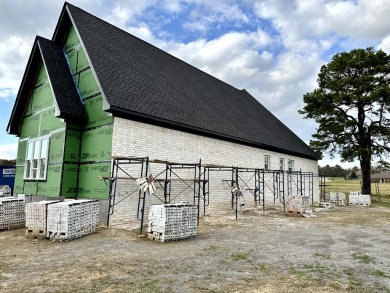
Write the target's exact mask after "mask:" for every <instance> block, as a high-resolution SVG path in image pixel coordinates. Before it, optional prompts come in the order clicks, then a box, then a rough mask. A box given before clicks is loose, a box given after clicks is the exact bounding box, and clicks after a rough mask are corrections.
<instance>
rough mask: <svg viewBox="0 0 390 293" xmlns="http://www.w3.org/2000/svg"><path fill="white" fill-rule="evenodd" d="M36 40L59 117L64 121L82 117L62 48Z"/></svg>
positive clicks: (39, 39) (82, 111)
mask: <svg viewBox="0 0 390 293" xmlns="http://www.w3.org/2000/svg"><path fill="white" fill-rule="evenodd" d="M37 39H38V43H39V47H40V49H41V52H42V56H43V62H44V63H45V65H46V69H47V72H48V75H49V79H50V83H51V86H52V87H53V91H54V95H55V99H56V101H57V105H58V108H59V110H60V115H59V117H60V118H64V119H68V118H69V119H77V118H82V117H84V116H85V113H84V107H83V104H82V103H81V99H80V96H79V94H78V92H77V89H76V85H75V83H74V81H73V77H72V74H71V72H70V69H69V66H68V62H67V61H66V58H65V55H64V52H63V50H62V47H60V46H58V45H56V44H55V43H54V42H52V41H50V40H47V39H45V38H42V37H37Z"/></svg>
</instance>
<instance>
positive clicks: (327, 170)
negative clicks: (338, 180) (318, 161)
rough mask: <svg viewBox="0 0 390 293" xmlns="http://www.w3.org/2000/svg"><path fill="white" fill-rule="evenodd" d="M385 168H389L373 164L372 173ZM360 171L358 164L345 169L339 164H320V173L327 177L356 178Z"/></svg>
mask: <svg viewBox="0 0 390 293" xmlns="http://www.w3.org/2000/svg"><path fill="white" fill-rule="evenodd" d="M384 170H387V168H385V167H383V166H382V165H380V164H378V165H373V166H371V174H375V173H379V172H380V171H384ZM359 171H360V170H359V168H358V167H357V166H355V167H353V168H348V169H344V168H343V167H341V166H339V165H336V166H329V165H326V166H325V167H321V166H318V174H319V175H320V176H325V177H344V178H347V179H356V178H358V175H357V172H359Z"/></svg>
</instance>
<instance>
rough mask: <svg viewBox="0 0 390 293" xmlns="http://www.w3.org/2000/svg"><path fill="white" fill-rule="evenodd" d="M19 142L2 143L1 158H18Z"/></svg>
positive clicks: (0, 148) (0, 146)
mask: <svg viewBox="0 0 390 293" xmlns="http://www.w3.org/2000/svg"><path fill="white" fill-rule="evenodd" d="M17 149H18V143H17V142H15V143H8V144H0V159H4V160H14V159H16V152H17Z"/></svg>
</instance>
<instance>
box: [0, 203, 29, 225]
mask: <svg viewBox="0 0 390 293" xmlns="http://www.w3.org/2000/svg"><path fill="white" fill-rule="evenodd" d="M24 208H25V204H24V200H23V199H22V198H16V197H2V198H0V230H11V229H17V228H21V227H24V225H25V211H24Z"/></svg>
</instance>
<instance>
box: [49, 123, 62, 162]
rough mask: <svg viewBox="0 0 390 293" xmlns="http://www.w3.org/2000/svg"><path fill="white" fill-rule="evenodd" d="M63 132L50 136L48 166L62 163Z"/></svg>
mask: <svg viewBox="0 0 390 293" xmlns="http://www.w3.org/2000/svg"><path fill="white" fill-rule="evenodd" d="M64 143H65V130H64V131H60V132H57V133H54V134H52V135H51V136H50V145H49V164H51V163H58V162H62V161H63V154H64Z"/></svg>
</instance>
